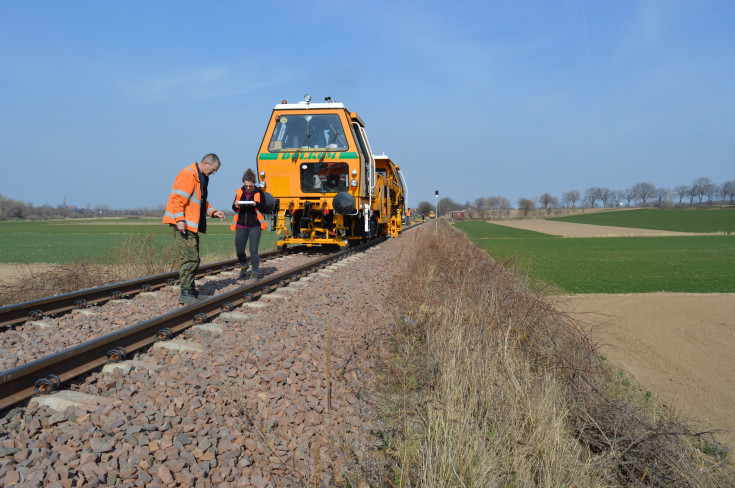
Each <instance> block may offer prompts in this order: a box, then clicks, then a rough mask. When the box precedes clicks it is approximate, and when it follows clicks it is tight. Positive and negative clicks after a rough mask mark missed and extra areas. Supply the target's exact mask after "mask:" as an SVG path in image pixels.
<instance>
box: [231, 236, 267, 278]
mask: <svg viewBox="0 0 735 488" xmlns="http://www.w3.org/2000/svg"><path fill="white" fill-rule="evenodd" d="M261 232H262V231H261V229H260V227H250V228H248V229H242V228H240V227H238V228H237V229H235V254H237V259H238V260H239V261H240V266H241V267H243V268H247V267H248V259H247V256H246V255H245V244H246V243H247V242H248V240H249V241H250V262H251V263H252V264H253V272H257V271H258V270H259V269H260V256H258V246H260V233H261Z"/></svg>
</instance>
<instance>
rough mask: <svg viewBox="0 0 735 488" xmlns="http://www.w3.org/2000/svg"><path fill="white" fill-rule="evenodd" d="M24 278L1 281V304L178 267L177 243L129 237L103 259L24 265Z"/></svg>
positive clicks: (145, 235)
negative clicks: (37, 266) (165, 244)
mask: <svg viewBox="0 0 735 488" xmlns="http://www.w3.org/2000/svg"><path fill="white" fill-rule="evenodd" d="M23 264H24V265H23V266H22V267H21V269H20V276H19V277H18V278H16V279H13V280H6V281H0V305H1V306H5V305H10V304H13V303H21V302H27V301H31V300H36V299H39V298H45V297H49V296H54V295H61V294H64V293H71V292H74V291H77V290H83V289H86V288H94V287H97V286H103V285H107V284H110V283H115V282H119V281H126V280H131V279H135V278H141V277H143V276H150V275H155V274H160V273H167V272H170V271H173V270H175V269H177V268H178V258H177V256H176V250H175V249H174V246H173V243H172V245H171V246H157V245H156V244H155V243H154V241H153V237H152V235H150V234H140V235H138V234H135V235H129V236H126V237H125V238H124V239H123V240H121V241H120V243H119V244H118V245H117V246H116V247H114V248H113V249H110V250H109V251H108V252H107V253H106V255H105V256H104V257H103V258H102V259H92V258H89V257H77V258H76V259H75V260H74V261H73V262H72V263H69V264H58V265H49V266H45V267H44V268H43V269H42V270H37V269H34V267H33V266H31V264H29V263H23Z"/></svg>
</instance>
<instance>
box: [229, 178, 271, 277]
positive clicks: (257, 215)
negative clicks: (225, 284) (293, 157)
mask: <svg viewBox="0 0 735 488" xmlns="http://www.w3.org/2000/svg"><path fill="white" fill-rule="evenodd" d="M249 202H252V203H249ZM265 209H266V203H265V196H264V195H263V190H261V189H260V188H258V187H257V186H255V172H253V170H252V169H248V170H247V171H245V174H243V175H242V188H238V189H237V190H236V191H235V202H234V203H233V204H232V210H234V212H235V217H234V219H233V221H232V225H230V229H232V230H234V231H235V253H236V254H237V259H238V260H239V261H240V278H247V271H248V261H247V256H246V255H245V244H246V243H247V242H248V240H249V241H250V262H251V263H252V264H253V272H252V277H253V278H254V279H256V280H258V279H260V278H261V276H260V257H259V255H258V246H259V245H260V233H261V232H262V231H264V230H265V229H267V228H268V223H267V222H266V221H265V217H263V212H264V211H265Z"/></svg>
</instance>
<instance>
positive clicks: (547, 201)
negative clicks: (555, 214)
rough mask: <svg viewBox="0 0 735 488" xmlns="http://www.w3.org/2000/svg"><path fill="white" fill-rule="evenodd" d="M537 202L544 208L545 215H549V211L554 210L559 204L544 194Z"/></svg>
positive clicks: (553, 198) (554, 198)
mask: <svg viewBox="0 0 735 488" xmlns="http://www.w3.org/2000/svg"><path fill="white" fill-rule="evenodd" d="M538 202H539V203H540V204H541V206H542V207H544V210H546V213H549V210H551V208H554V207H555V206H556V205H558V203H559V201H558V200H557V199H556V197H552V196H551V195H549V194H548V193H544V194H543V195H541V196H540V197H539V199H538ZM549 207H551V208H549Z"/></svg>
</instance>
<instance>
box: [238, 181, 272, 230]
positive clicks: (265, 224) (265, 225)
mask: <svg viewBox="0 0 735 488" xmlns="http://www.w3.org/2000/svg"><path fill="white" fill-rule="evenodd" d="M243 193H244V192H243V191H242V188H238V189H237V190H236V191H235V201H236V202H237V201H240V200H241V199H242V194H243ZM253 201H254V202H258V203H260V192H259V191H256V192H255V194H254V195H253ZM235 206H236V207H237V209H238V210H240V205H238V204H235ZM238 213H239V212H235V216H234V217H233V218H232V223H231V224H230V230H231V231H234V230H235V229H237V214H238ZM255 216H256V217H257V218H258V222H260V228H261V230H265V229H267V228H268V222H266V221H265V217H263V214H262V213H260V211H259V210H258V209H257V208H256V209H255Z"/></svg>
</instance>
